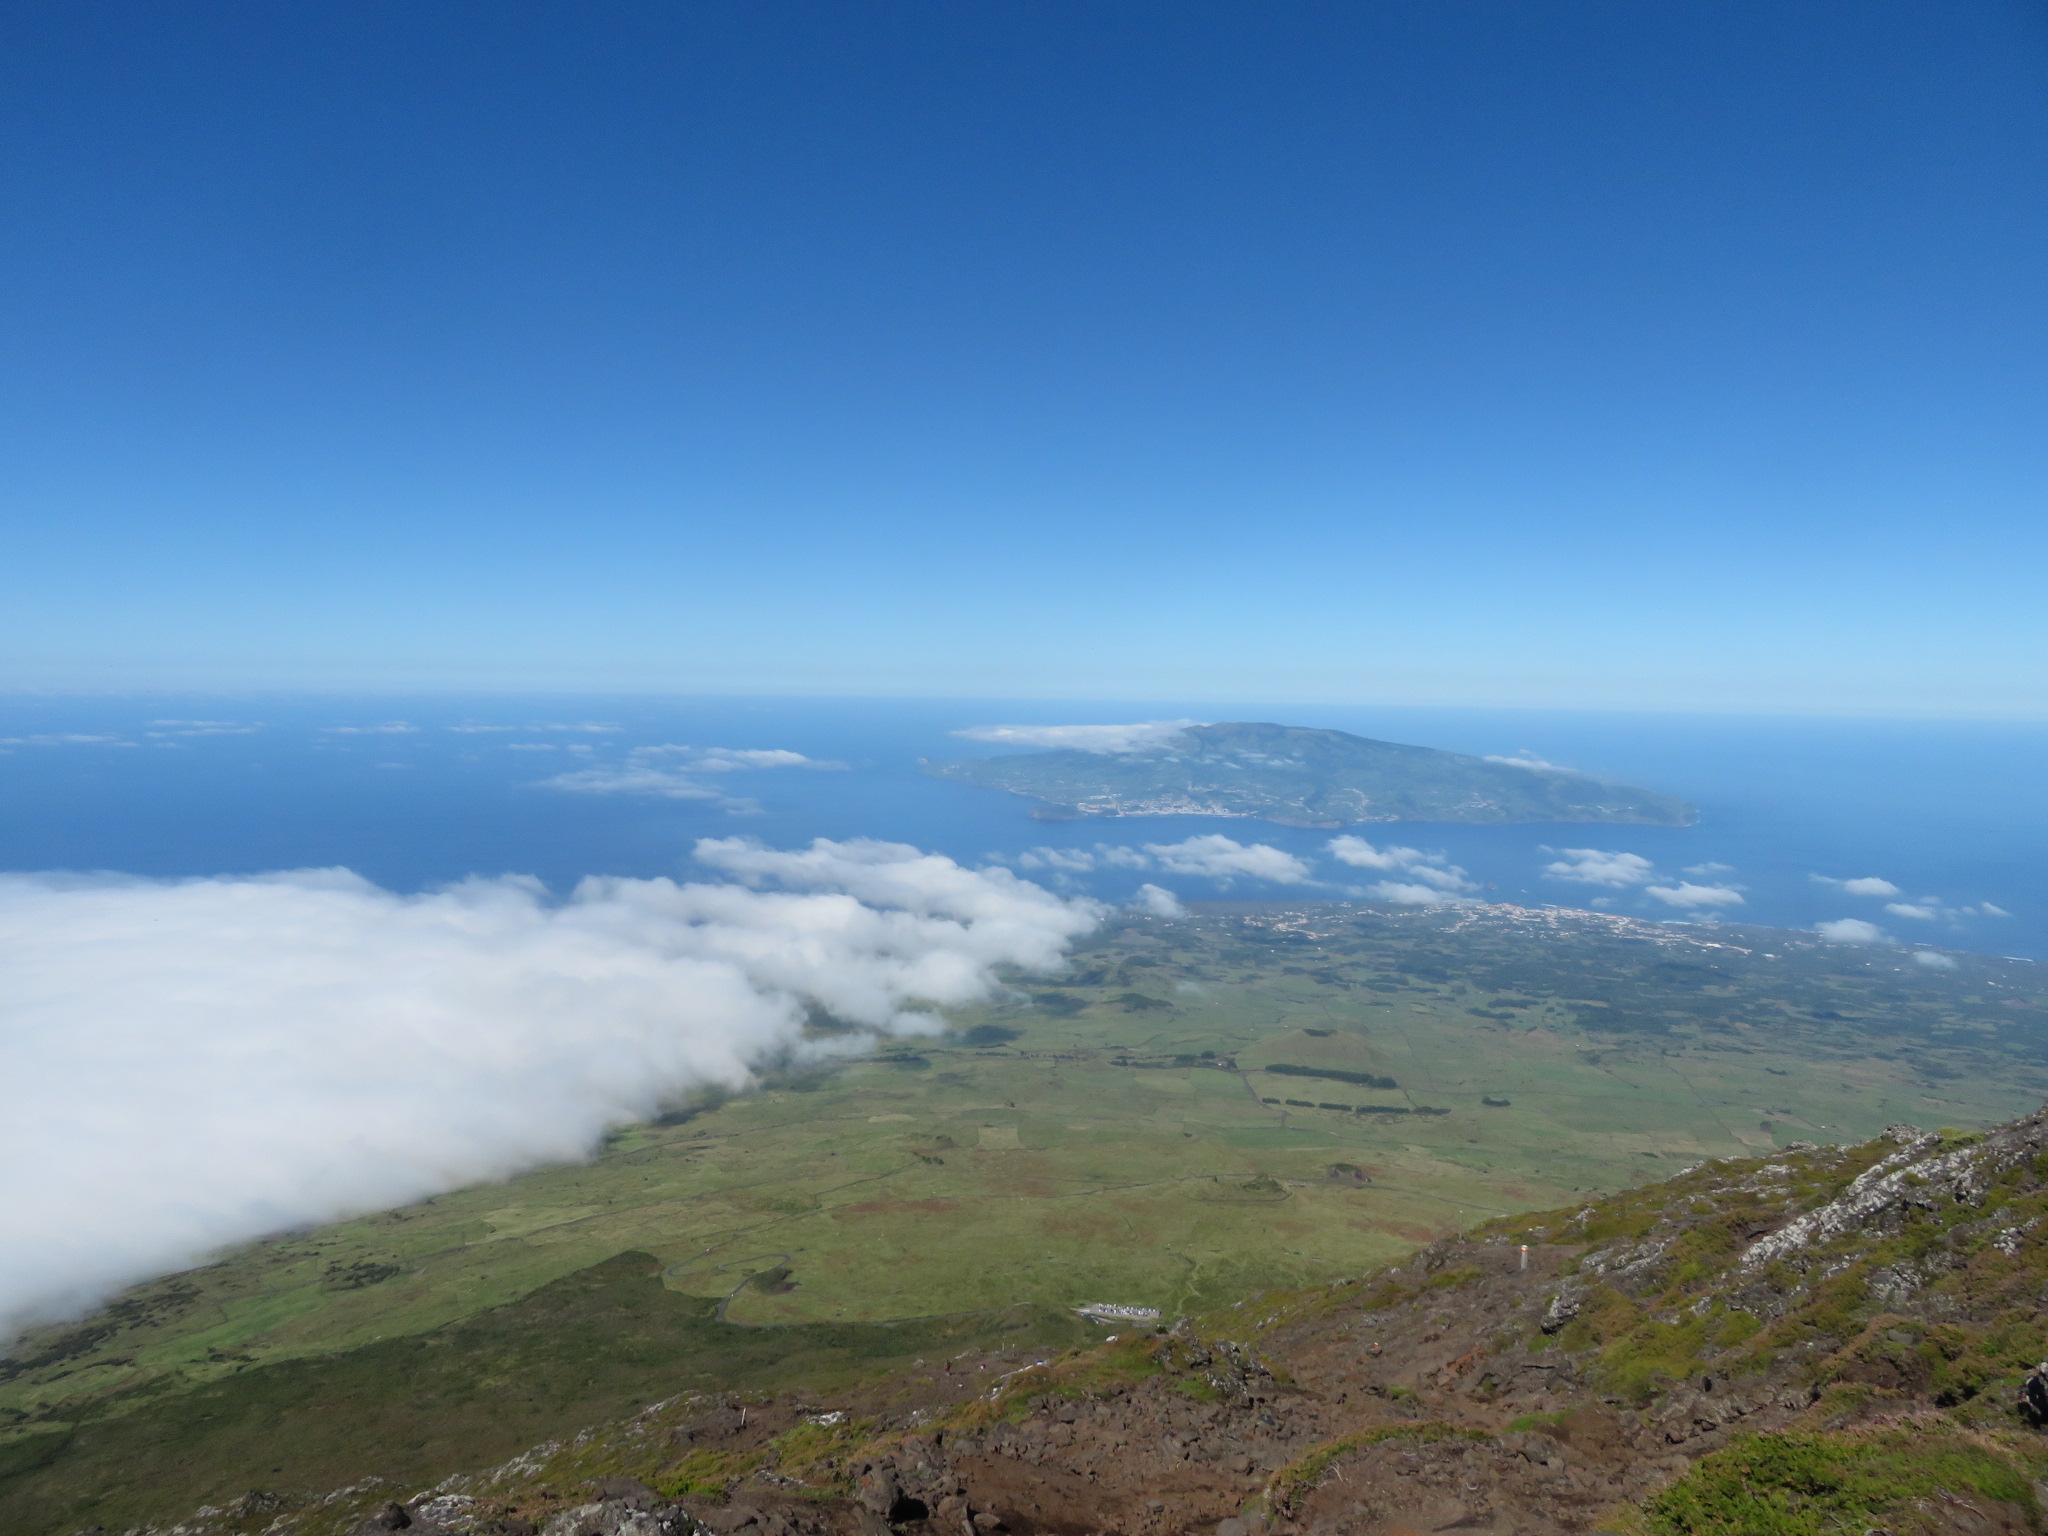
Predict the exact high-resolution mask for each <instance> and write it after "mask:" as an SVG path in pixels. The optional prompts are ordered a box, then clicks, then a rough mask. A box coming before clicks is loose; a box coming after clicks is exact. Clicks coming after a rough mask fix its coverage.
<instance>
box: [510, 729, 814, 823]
mask: <svg viewBox="0 0 2048 1536" xmlns="http://www.w3.org/2000/svg"><path fill="white" fill-rule="evenodd" d="M550 746H551V744H550V743H547V742H512V743H509V744H508V749H509V750H511V751H515V752H519V751H526V752H532V751H545V750H548V748H549V747H550ZM567 750H568V751H571V752H587V751H589V750H591V749H590V748H589V747H588V746H586V745H584V744H582V743H574V744H572V745H570V746H569V747H568V748H567ZM841 766H843V765H841V764H839V763H832V762H825V761H822V760H820V759H818V758H812V757H806V756H804V754H803V753H801V752H790V751H787V750H784V749H782V748H779V747H691V746H684V745H681V744H679V743H664V744H662V745H658V746H648V747H635V748H633V749H632V750H631V751H630V752H628V753H627V754H626V761H625V763H624V764H623V765H622V766H618V767H612V766H604V767H592V768H578V769H575V770H572V771H571V772H568V773H558V774H556V775H555V776H554V777H553V778H548V779H542V780H541V781H540V787H541V788H543V789H558V790H562V791H564V792H565V793H568V794H573V795H645V796H650V797H653V798H656V799H663V800H712V801H716V802H717V803H718V804H720V805H721V806H723V807H724V808H725V809H726V810H728V811H732V812H735V813H739V812H752V811H757V810H759V809H760V806H759V804H758V803H757V802H755V801H753V800H746V799H739V798H736V797H734V796H731V795H728V794H727V793H726V792H725V791H724V790H723V789H720V788H718V787H716V786H714V785H712V784H708V783H706V782H705V781H704V780H703V779H701V778H696V777H693V775H697V774H707V773H708V774H725V773H739V772H747V771H759V770H765V769H773V768H838V767H841Z"/></svg>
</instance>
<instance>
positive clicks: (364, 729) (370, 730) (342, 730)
mask: <svg viewBox="0 0 2048 1536" xmlns="http://www.w3.org/2000/svg"><path fill="white" fill-rule="evenodd" d="M418 731H419V727H418V726H416V725H412V724H409V723H408V722H406V721H404V720H386V721H385V722H384V723H383V724H382V725H325V726H322V727H321V728H320V733H321V735H323V736H411V735H415V734H417V732H418Z"/></svg>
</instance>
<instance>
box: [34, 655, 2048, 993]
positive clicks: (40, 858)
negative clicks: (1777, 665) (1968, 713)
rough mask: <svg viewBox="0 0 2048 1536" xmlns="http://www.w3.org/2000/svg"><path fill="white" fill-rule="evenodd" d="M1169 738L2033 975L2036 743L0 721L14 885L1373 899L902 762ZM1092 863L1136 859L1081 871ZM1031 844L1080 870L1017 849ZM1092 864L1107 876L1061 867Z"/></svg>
mask: <svg viewBox="0 0 2048 1536" xmlns="http://www.w3.org/2000/svg"><path fill="white" fill-rule="evenodd" d="M1180 718H1191V719H1201V720H1279V721H1283V722H1285V723H1288V724H1293V725H1309V726H1325V727H1333V728H1336V729H1340V730H1347V731H1354V732H1357V733H1359V734H1361V735H1367V736H1376V737H1380V738H1383V739H1387V740H1393V741H1404V742H1414V743H1419V744H1422V745H1426V746H1433V747H1443V748H1448V749H1451V750H1455V751H1461V752H1472V753H1478V754H1481V755H1514V754H1534V755H1535V756H1537V757H1539V758H1542V759H1544V760H1546V761H1548V762H1552V763H1556V764H1559V765H1561V766H1566V767H1571V768H1577V769H1581V770H1584V771H1587V772H1591V773H1596V774H1600V775H1602V776H1605V777H1610V778H1614V779H1618V780H1622V781H1625V782H1628V783H1632V784H1637V785H1641V786H1645V787H1648V788H1653V789H1658V790H1664V791H1668V792H1671V793H1674V794H1679V795H1683V796H1685V797H1687V798H1688V799H1691V800H1693V801H1694V802H1696V803H1697V804H1698V805H1699V807H1700V810H1701V818H1700V821H1699V824H1698V825H1696V826H1692V827H1685V828H1671V827H1629V826H1585V825H1542V826H1509V827H1473V826H1459V825H1449V824H1435V823H1401V824H1394V825H1379V826H1366V827H1361V828H1355V829H1352V830H1353V831H1354V832H1355V833H1357V834H1359V835H1363V836H1365V837H1367V838H1368V839H1370V840H1372V841H1373V842H1375V843H1377V844H1381V845H1384V844H1387V843H1399V844H1402V845H1407V846H1410V847H1414V848H1417V849H1420V850H1422V851H1423V852H1425V853H1428V854H1435V855H1441V857H1442V859H1443V860H1444V861H1445V862H1446V863H1448V864H1449V865H1455V866H1457V867H1458V868H1460V869H1462V870H1463V871H1464V872H1465V878H1466V881H1467V884H1468V886H1469V888H1470V891H1471V894H1472V895H1473V896H1474V897H1475V898H1476V899H1482V900H1489V901H1511V902H1517V903H1522V904H1528V905H1544V904H1555V905H1562V906H1598V907H1600V908H1602V909H1603V910H1607V911H1613V912H1620V913H1625V914H1627V915H1630V916H1635V917H1642V918H1646V919H1654V920H1660V921H1688V920H1698V919H1707V920H1727V921H1735V922H1744V923H1758V924H1765V925H1771V926H1783V927H1798V928H1807V927H1811V926H1813V925H1814V924H1817V923H1823V922H1833V921H1838V920H1840V919H1843V918H1853V919H1857V920H1859V921H1860V922H1862V923H1865V924H1868V925H1869V926H1870V928H1872V929H1874V930H1876V934H1877V941H1878V942H1894V943H1901V944H1921V945H1934V946H1939V947H1946V948H1954V949H1960V950H1974V951H1983V952H1988V953H1994V954H2002V955H2012V956H2018V957H2024V958H2028V959H2035V960H2048V797H2044V794H2043V786H2044V784H2048V772H2044V769H2048V725H2044V724H2038V723H1981V722H1954V721H1877V720H1853V719H1792V718H1782V717H1736V716H1707V715H1656V714H1595V713H1584V712H1564V711H1534V710H1528V711H1522V710H1476V709H1420V708H1398V709H1396V708H1380V709H1375V708H1348V707H1347V708H1321V707H1308V706H1302V705H1289V706H1275V705H1258V704H1238V705H1229V706H1222V705H1217V704H1213V703H1211V704H1201V705H1197V704H1188V703H1177V702H1174V701H1170V700H1169V701H1163V702H1161V701H1149V702H1139V703H1125V704H1103V703H1099V702H1091V703H1086V704H1078V703H1077V704H1061V703H1047V702H1040V701H1034V702H1031V703H1028V704H1024V703H1017V702H1005V701H977V700H844V699H833V700H801V699H735V698H697V699H668V698H653V697H645V696H630V697H590V696H579V697H574V698H551V697H510V696H503V695H492V696H483V697H457V696H445V695H442V696H433V697H397V696H393V697H374V698H364V697H344V696H318V697H288V698H287V697H278V696H274V695H273V696H250V697H239V698H234V697H225V696H219V695H212V696H205V697H182V698H181V697H169V696H150V697H146V698H143V697H112V696H108V697H47V696H16V697H12V698H9V699H6V700H0V868H5V869H9V870H19V871H26V870H36V871H45V870H70V871H79V872H92V871H113V872H120V873H125V874H132V875H145V876H153V877H166V878H175V877H186V876H201V875H215V874H227V873H253V872H259V871H266V870H277V869H293V868H306V867H327V866H345V867H347V868H350V869H353V870H355V871H356V872H358V873H359V874H362V875H364V876H366V877H368V878H370V879H372V880H374V881H376V882H378V883H379V884H381V885H384V886H386V887H388V888H391V889H394V890H399V891H417V890H422V889H427V888H431V887H434V886H438V885H442V884H445V883H447V882H449V881H454V880H459V879H461V878H462V877H464V876H466V875H470V874H486V875H496V874H502V873H519V874H529V875H533V876H537V877H538V878H539V879H541V880H542V881H544V882H546V883H547V884H548V885H549V886H550V887H551V888H554V889H557V890H566V889H567V888H568V887H570V886H571V885H573V884H574V883H575V882H576V881H577V880H578V879H580V878H581V877H583V876H585V875H591V874H614V875H635V876H650V875H671V876H676V877H678V878H692V877H702V872H701V871H699V870H697V869H696V868H695V867H694V866H693V862H692V857H691V851H692V849H693V847H694V845H695V843H696V841H697V840H698V839H699V838H702V837H707V836H708V837H731V836H745V837H752V838H756V839H759V840H761V841H763V842H765V843H769V844H772V845H776V846H782V847H787V846H792V845H796V844H800V843H804V842H808V841H809V840H810V839H812V838H814V837H829V838H855V837H870V838H880V839H886V840H889V841H895V842H904V843H912V844H916V845H917V846H919V847H921V848H925V849H929V850H933V851H936V852H941V853H945V854H948V855H950V856H952V857H953V858H955V859H958V860H961V861H963V862H966V863H971V864H985V863H990V862H998V861H1002V862H1009V863H1011V864H1012V865H1013V866H1016V867H1018V868H1019V872H1020V873H1022V874H1024V875H1025V876H1026V877H1027V878H1036V879H1041V880H1045V881H1047V882H1049V883H1055V884H1058V885H1059V886H1060V887H1061V888H1062V889H1067V890H1072V891H1086V892H1088V893H1089V894H1093V895H1096V896H1098V897H1101V898H1102V899H1105V900H1111V901H1123V900H1128V899H1130V898H1131V896H1132V894H1133V892H1135V891H1136V889H1137V888H1138V887H1139V886H1140V885H1141V884H1142V883H1145V882H1150V883H1153V884H1156V885H1159V886H1162V887H1165V888H1168V889H1170V890H1172V891H1174V892H1175V893H1176V894H1177V895H1179V896H1180V897H1181V898H1182V899H1185V900H1200V899H1213V898H1219V897H1232V898H1251V899H1277V898H1306V899H1316V898H1330V897H1338V896H1344V895H1347V894H1350V893H1353V892H1355V891H1357V890H1358V889H1359V888H1360V887H1361V884H1362V882H1364V881H1369V880H1370V879H1371V878H1372V876H1371V873H1370V872H1369V871H1361V870H1359V869H1356V868H1351V867H1347V866H1346V865H1344V864H1342V863H1339V862H1337V861H1335V860H1333V859H1332V858H1331V857H1330V855H1329V853H1328V851H1327V844H1328V842H1329V840H1330V837H1331V834H1330V833H1328V832H1316V831H1309V830H1304V829H1298V828H1288V827H1279V826H1273V825H1269V824H1267V823H1264V822H1254V821H1244V820H1232V819H1219V818H1205V817H1185V816H1182V817H1160V818H1123V819H1118V820H1109V821H1085V822H1058V821H1041V820H1034V819H1033V818H1032V816H1031V815H1030V804H1029V803H1028V802H1026V801H1024V800H1021V799H1018V798H1016V797H1014V796H1009V795H1005V794H1002V793H1000V792H996V791H990V790H983V789H979V788H976V787H974V786H971V785H966V784H958V783H949V782H945V781H941V780H937V779H933V778H931V777H929V776H927V775H925V774H923V773H921V772H920V771H919V768H918V763H919V760H920V759H940V758H945V757H949V756H967V755H974V754H979V753H985V752H989V751H993V750H996V749H995V748H991V747H988V746H985V745H980V744H977V743H974V742H971V741H965V740H962V739H960V738H958V737H956V736H954V735H953V734H952V733H953V732H955V731H958V730H961V729H964V728H970V727H974V726H980V725H990V724H998V723H1020V724H1066V723H1113V722H1124V721H1133V720H1146V719H1180ZM664 749H665V750H664ZM748 753H752V754H756V755H755V756H753V757H748V756H746V755H744V754H748ZM762 753H769V754H778V753H779V754H792V753H793V754H801V755H802V756H803V757H804V758H805V759H807V760H808V762H807V763H805V764H795V765H791V764H784V765H780V766H777V765H774V763H773V762H772V760H770V759H764V758H762V757H760V756H759V754H762ZM820 764H822V765H828V766H817V765H820ZM1210 834H1221V835H1223V836H1226V837H1229V838H1232V839H1234V840H1236V841H1238V842H1242V843H1253V842H1257V843H1264V844H1268V845H1271V846H1273V847H1276V848H1279V849H1282V850H1284V851H1286V852H1288V853H1291V854H1293V855H1295V856H1297V857H1298V858H1299V859H1301V860H1302V861H1303V862H1304V864H1306V865H1307V866H1308V868H1309V871H1310V874H1309V878H1308V879H1307V880H1305V881H1302V882H1298V883H1293V884H1285V885H1275V884H1273V883H1271V882H1266V881H1259V880H1251V879H1246V878H1243V877H1238V878H1235V879H1233V880H1229V881H1222V880H1218V879H1214V878H1208V877H1204V876H1200V875H1192V874H1185V873H1181V874H1176V873H1173V872H1171V871H1170V870H1167V869H1164V868H1162V867H1161V861H1160V859H1159V858H1158V857H1157V856H1155V855H1148V854H1146V853H1145V852H1144V850H1145V848H1146V847H1147V845H1165V844H1172V843H1178V842H1181V841H1182V840H1184V839H1186V838H1189V837H1191V836H1207V835H1210ZM1102 845H1107V846H1110V847H1115V848H1130V849H1134V850H1137V852H1136V853H1135V854H1133V855H1130V856H1124V857H1120V858H1113V859H1111V860H1109V861H1104V860H1103V859H1101V858H1100V857H1099V855H1098V857H1096V858H1095V859H1093V860H1086V859H1080V858H1075V857H1073V855H1074V854H1077V853H1083V852H1091V851H1096V850H1098V848H1099V847H1100V846H1102ZM1048 847H1049V848H1054V849H1058V850H1062V851H1063V852H1065V853H1066V854H1067V855H1068V857H1067V858H1065V859H1063V860H1058V861H1048V860H1047V859H1045V858H1044V856H1043V855H1037V856H1032V855H1031V853H1030V851H1031V850H1033V849H1042V848H1048ZM1583 849H1593V850H1598V851H1600V852H1602V853H1630V854H1634V855H1637V856H1638V858H1639V859H1640V860H1642V861H1645V862H1644V863H1643V864H1641V865H1631V866H1629V867H1630V868H1634V869H1637V870H1639V871H1642V872H1641V873H1639V874H1637V875H1636V876H1635V877H1634V878H1633V879H1631V880H1629V881H1627V882H1625V883H1620V884H1606V885H1599V884H1590V883H1586V882H1585V881H1583V880H1572V879H1568V878H1559V877H1558V876H1557V875H1555V874H1552V873H1548V872H1547V871H1549V870H1550V869H1551V867H1552V866H1563V867H1564V868H1566V869H1567V870H1570V869H1573V868H1578V869H1581V870H1583V869H1586V868H1589V867H1591V868H1609V869H1611V868H1613V867H1615V866H1612V865H1611V864H1595V865H1591V866H1589V865H1588V864H1587V862H1586V861H1585V860H1583V859H1581V858H1578V857H1576V856H1575V855H1572V854H1570V853H1568V852H1566V851H1565V850H1583ZM1020 856H1021V857H1022V863H1021V864H1020V863H1019V860H1020ZM1085 863H1093V864H1094V866H1095V867H1093V868H1089V869H1080V868H1076V867H1072V866H1078V865H1081V864H1085ZM1058 864H1064V865H1067V866H1070V867H1067V868H1064V869H1062V868H1057V867H1055V866H1056V865H1058ZM1848 881H1858V882H1864V884H1862V885H1861V886H1860V887H1857V888H1852V887H1849V886H1847V885H1845V884H1844V882H1848ZM1870 882H1881V884H1872V883H1870ZM1687 885H1692V886H1696V887H1703V888H1704V887H1714V888H1717V889H1721V890H1725V891H1729V892H1732V893H1733V894H1734V895H1737V896H1739V897H1740V902H1739V904H1737V903H1735V902H1733V901H1731V900H1729V899H1728V898H1726V897H1723V898H1720V901H1721V904H1720V905H1714V906H1709V907H1697V906H1695V907H1674V906H1673V905H1671V904H1670V902H1669V901H1668V900H1666V899H1665V898H1663V897H1659V896H1657V895H1656V894H1654V892H1655V891H1657V890H1660V889H1661V890H1664V891H1666V892H1672V891H1681V890H1682V889H1683V887H1685V886H1687ZM1883 887H1890V889H1889V890H1886V889H1884V888H1883Z"/></svg>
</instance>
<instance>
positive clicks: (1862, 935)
mask: <svg viewBox="0 0 2048 1536" xmlns="http://www.w3.org/2000/svg"><path fill="white" fill-rule="evenodd" d="M1813 931H1814V932H1815V933H1817V934H1819V935H1820V936H1821V937H1822V938H1824V939H1827V940H1829V941H1831V942H1833V943H1836V944H1889V943H1891V942H1892V936H1891V935H1890V934H1888V933H1886V932H1885V931H1884V930H1883V929H1882V928H1880V927H1878V926H1877V924H1875V923H1866V922H1865V921H1864V920H1863V919H1862V918H1860V917H1837V918H1833V919H1831V920H1830V921H1828V922H1824V923H1815V924H1814V925H1813Z"/></svg>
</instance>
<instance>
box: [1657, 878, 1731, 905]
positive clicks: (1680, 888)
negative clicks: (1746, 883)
mask: <svg viewBox="0 0 2048 1536" xmlns="http://www.w3.org/2000/svg"><path fill="white" fill-rule="evenodd" d="M1644 894H1646V895H1649V896H1654V897H1656V898H1657V899H1658V900H1659V901H1661V902H1663V903H1664V904H1665V905H1666V906H1667V907H1739V906H1741V905H1742V892H1740V891H1738V890H1737V889H1736V888H1735V887H1734V886H1732V885H1694V884H1693V883H1692V881H1690V880H1681V881H1679V882H1678V884H1676V885H1653V886H1651V887H1650V888H1649V890H1648V891H1646V892H1645V893H1644Z"/></svg>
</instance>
